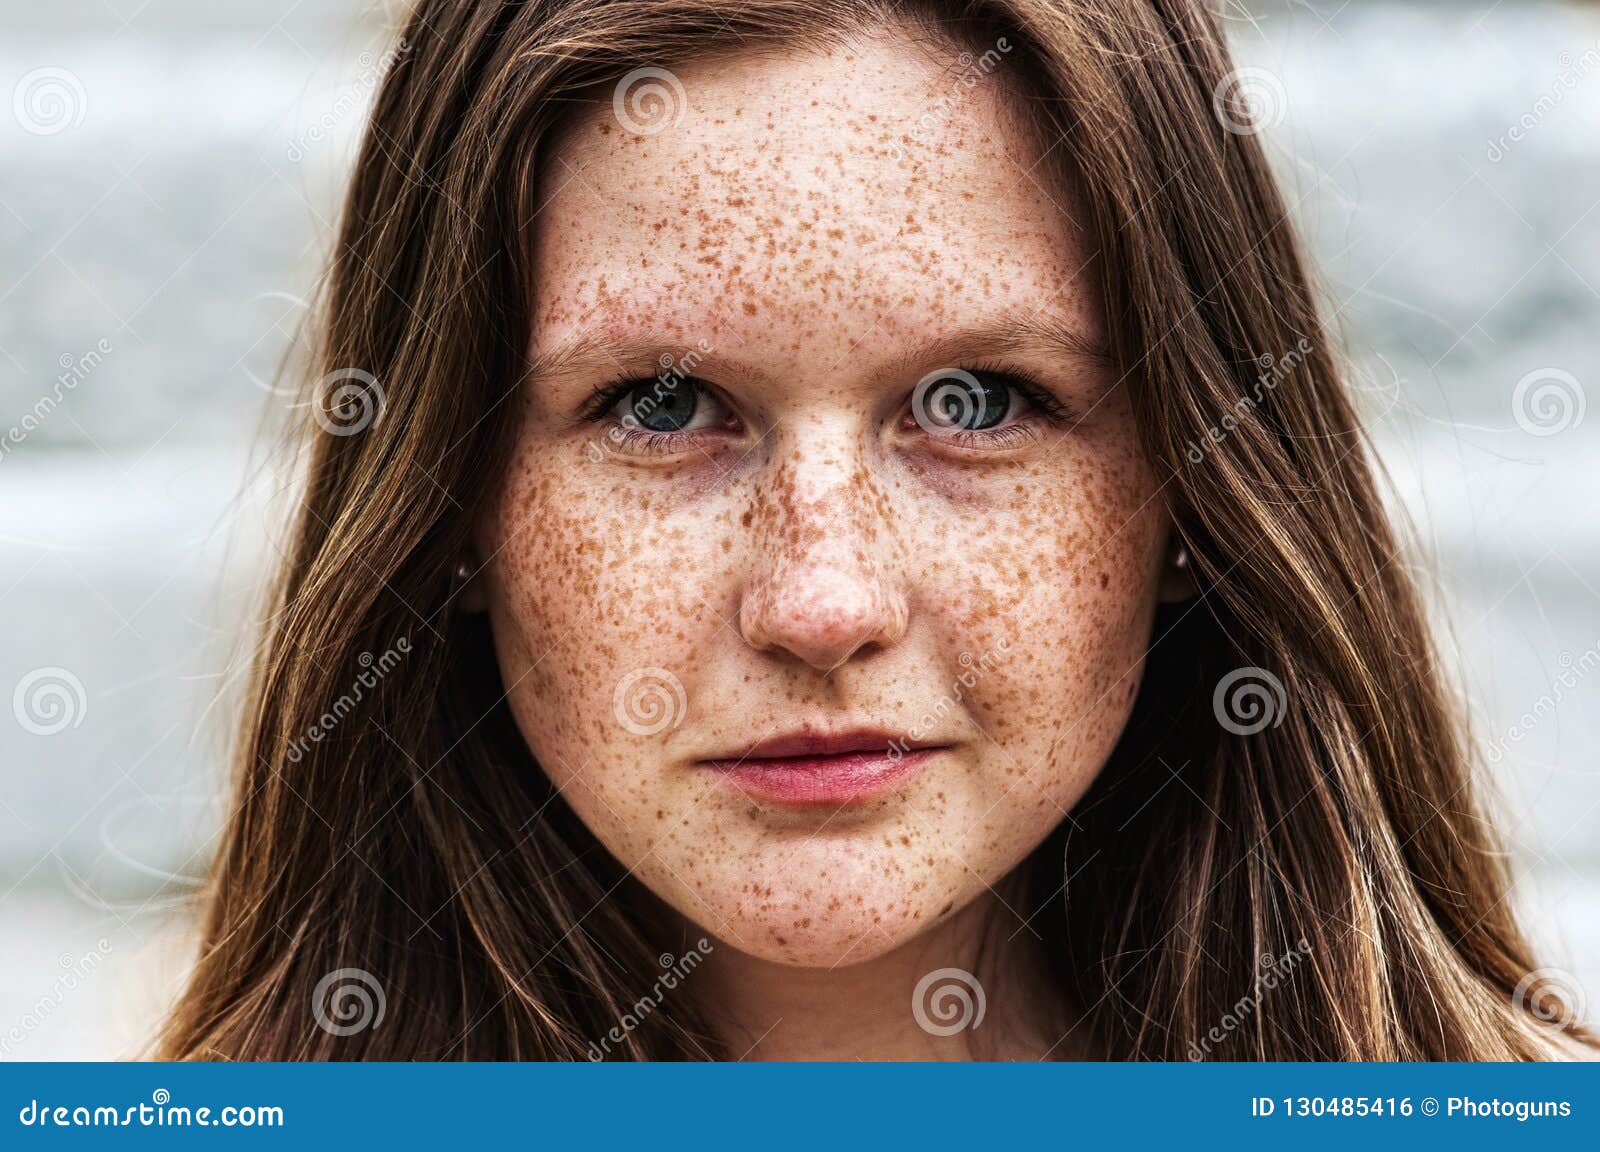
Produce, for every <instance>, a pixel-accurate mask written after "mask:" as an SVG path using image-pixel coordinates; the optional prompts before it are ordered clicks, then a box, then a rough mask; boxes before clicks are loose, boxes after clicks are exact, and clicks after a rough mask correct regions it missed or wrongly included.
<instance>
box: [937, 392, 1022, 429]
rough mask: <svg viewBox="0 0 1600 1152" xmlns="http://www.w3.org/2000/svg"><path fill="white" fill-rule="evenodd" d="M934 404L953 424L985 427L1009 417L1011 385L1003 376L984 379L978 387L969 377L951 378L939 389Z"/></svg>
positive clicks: (945, 419)
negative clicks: (969, 380)
mask: <svg viewBox="0 0 1600 1152" xmlns="http://www.w3.org/2000/svg"><path fill="white" fill-rule="evenodd" d="M934 405H935V408H936V409H937V411H938V414H939V416H940V417H941V418H942V419H943V420H944V422H945V423H946V424H948V425H949V426H950V427H951V428H953V429H959V430H961V431H967V432H976V431H981V430H982V429H985V428H993V427H994V426H995V425H996V424H998V423H1000V421H1002V420H1004V419H1005V415H1006V411H1007V409H1009V408H1010V407H1011V389H1010V388H1009V387H1008V386H1007V385H1006V384H1005V383H1004V382H1002V381H999V380H987V381H985V380H980V381H978V385H977V387H976V388H974V387H973V386H972V385H971V384H969V383H968V382H967V381H965V380H951V381H950V382H948V383H947V384H944V385H942V386H941V387H940V388H939V389H938V393H937V395H936V396H935V397H934Z"/></svg>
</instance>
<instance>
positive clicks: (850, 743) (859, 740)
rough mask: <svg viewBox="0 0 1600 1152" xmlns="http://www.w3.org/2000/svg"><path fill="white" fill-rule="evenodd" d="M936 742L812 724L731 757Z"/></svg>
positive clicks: (826, 752)
mask: <svg viewBox="0 0 1600 1152" xmlns="http://www.w3.org/2000/svg"><path fill="white" fill-rule="evenodd" d="M936 746H938V745H934V744H930V743H928V742H927V741H923V740H911V739H909V738H907V737H905V736H904V735H899V734H896V733H893V732H889V731H885V730H884V729H881V728H851V729H848V730H846V731H840V732H822V731H819V730H817V729H814V728H807V729H803V730H801V731H798V732H790V733H788V734H786V735H783V736H769V737H768V738H767V739H765V740H762V741H760V742H758V743H756V744H752V745H750V747H748V748H746V749H743V750H742V751H741V752H739V754H738V755H737V756H736V757H734V758H735V759H739V760H782V759H789V758H793V757H799V756H841V755H844V754H845V753H848V752H885V753H886V752H888V751H889V749H890V747H896V748H899V749H900V750H901V751H902V752H904V751H908V750H912V749H916V748H929V747H936Z"/></svg>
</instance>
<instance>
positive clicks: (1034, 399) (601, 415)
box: [581, 361, 1070, 455]
mask: <svg viewBox="0 0 1600 1152" xmlns="http://www.w3.org/2000/svg"><path fill="white" fill-rule="evenodd" d="M960 367H962V368H963V369H964V370H965V371H967V372H971V373H973V374H975V375H976V374H982V375H986V376H994V377H998V378H999V379H1001V380H1003V381H1004V382H1005V383H1006V385H1007V387H1009V388H1012V389H1014V390H1015V391H1017V392H1019V393H1021V395H1022V397H1023V399H1024V400H1026V401H1027V402H1028V403H1029V405H1031V406H1032V407H1033V408H1034V409H1035V410H1037V411H1038V412H1039V413H1040V414H1042V415H1043V416H1045V417H1046V418H1047V419H1049V420H1051V421H1055V422H1062V421H1065V420H1067V419H1069V415H1070V414H1069V412H1068V409H1067V406H1066V405H1065V404H1063V403H1062V402H1061V401H1060V400H1058V399H1057V398H1056V397H1055V396H1054V395H1053V394H1052V393H1051V392H1050V390H1049V389H1048V388H1046V387H1045V386H1044V385H1043V384H1041V383H1040V382H1039V381H1038V380H1036V379H1035V378H1034V377H1032V376H1030V375H1028V374H1027V373H1025V372H1019V371H1017V370H1016V369H1014V368H1006V367H1002V366H1000V365H998V364H994V363H991V362H985V361H980V362H978V363H975V364H965V365H961V366H960ZM654 379H655V378H654V377H650V376H628V377H623V378H621V379H616V380H612V381H609V382H608V383H605V384H599V385H596V386H595V388H594V390H593V392H592V393H591V394H590V397H589V399H588V400H587V401H586V402H585V403H584V405H583V408H582V410H581V411H582V418H583V419H584V420H585V421H587V422H590V423H599V422H601V421H603V420H604V419H606V417H607V414H608V413H610V411H611V409H613V408H615V407H616V406H617V404H618V403H619V402H620V401H621V400H622V398H623V397H624V396H626V395H627V394H628V393H629V392H631V391H633V390H634V389H635V388H637V387H638V386H639V385H640V384H647V383H650V382H651V381H652V380H654ZM696 379H697V381H698V383H699V384H700V386H701V387H702V389H703V390H705V391H708V392H710V393H712V394H713V395H715V396H717V397H718V398H719V402H721V401H720V393H718V391H717V389H716V388H715V387H714V386H713V385H711V384H709V383H708V382H707V381H705V380H699V379H698V378H696ZM1023 415H1024V416H1026V415H1027V413H1024V414H1023ZM616 428H617V430H618V431H619V432H620V436H619V440H620V442H621V443H622V444H624V445H626V446H627V449H628V450H629V451H633V452H638V453H641V454H646V455H648V454H653V453H655V454H664V453H669V452H678V451H682V450H683V449H684V448H688V447H693V446H694V445H696V444H698V443H699V440H700V437H701V432H703V431H704V430H703V429H702V430H695V431H688V432H656V431H652V430H650V429H648V428H638V427H633V426H630V425H626V424H621V423H618V424H617V425H616ZM943 438H944V439H945V440H946V441H947V442H949V443H953V444H955V445H957V446H959V447H968V448H990V449H993V448H1012V447H1016V446H1018V445H1021V444H1024V443H1027V442H1028V440H1030V439H1032V433H1031V432H1030V431H1029V430H1028V429H1025V428H1024V427H1023V426H1022V425H1021V424H1009V425H1005V426H1003V427H999V428H975V429H962V430H959V431H954V432H950V433H948V434H946V435H945V436H944V437H943Z"/></svg>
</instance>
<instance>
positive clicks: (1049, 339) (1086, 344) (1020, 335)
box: [525, 312, 1112, 381]
mask: <svg viewBox="0 0 1600 1152" xmlns="http://www.w3.org/2000/svg"><path fill="white" fill-rule="evenodd" d="M866 345H868V341H867V340H866V339H862V340H860V341H858V342H857V343H856V344H855V345H854V346H853V347H852V348H851V355H853V354H854V352H855V351H856V350H857V349H860V348H862V347H863V346H866ZM667 353H670V354H672V356H673V358H674V361H676V360H677V359H678V358H679V357H680V356H688V355H690V354H691V353H692V354H696V355H698V356H700V357H701V358H713V357H714V358H716V359H718V360H721V361H724V362H730V361H731V366H732V367H735V368H736V369H739V370H740V372H741V374H752V375H753V374H754V373H753V372H750V371H749V370H748V369H746V368H744V366H742V365H740V364H739V363H738V362H737V360H736V359H731V358H729V357H725V356H721V355H719V353H718V351H717V350H716V349H715V348H713V349H712V350H711V351H709V352H705V351H702V350H701V349H700V348H699V347H698V346H696V347H688V346H685V345H684V343H683V339H682V337H681V336H672V335H669V334H667V333H665V332H661V331H658V330H655V329H648V328H647V329H644V330H642V331H639V332H635V333H631V334H628V335H615V334H611V333H605V332H586V333H584V334H583V335H581V336H577V337H575V338H573V339H571V340H568V341H566V342H565V343H562V344H559V345H557V346H556V347H554V348H551V349H548V350H546V351H543V352H537V353H535V354H534V355H533V356H532V357H531V358H530V359H529V361H528V366H527V371H526V375H525V379H527V380H530V381H532V380H541V379H545V378H547V377H551V376H559V375H561V374H562V373H565V372H572V371H576V370H580V369H582V368H586V367H588V366H590V365H592V364H595V363H597V362H599V363H609V364H610V365H611V366H613V367H617V368H620V369H625V370H632V369H633V367H634V366H636V365H639V364H641V363H642V362H644V361H650V362H652V363H659V357H660V356H662V355H663V354H667ZM1030 353H1031V354H1035V355H1038V354H1043V355H1047V356H1048V355H1061V356H1065V357H1068V358H1070V359H1075V360H1080V361H1086V362H1089V363H1090V364H1093V365H1095V366H1097V367H1109V366H1110V365H1111V363H1112V358H1111V354H1110V352H1109V350H1108V349H1107V348H1106V346H1105V345H1104V344H1103V343H1102V342H1101V341H1099V340H1097V339H1095V338H1094V337H1093V336H1090V335H1089V334H1087V333H1085V332H1083V331H1082V330H1081V329H1080V328H1078V327H1077V326H1075V325H1073V324H1071V323H1069V322H1067V321H1066V320H1065V319H1063V318H1061V317H1058V316H1052V315H1047V314H1044V313H1040V312H1031V313H1027V314H1023V315H1003V316H1000V317H998V318H996V319H994V320H992V321H988V322H985V323H983V324H978V325H974V326H972V327H969V328H963V329H959V330H957V331H954V332H951V333H949V334H947V335H942V336H939V337H936V338H933V339H929V340H923V341H919V342H918V343H916V344H914V345H912V346H911V347H909V348H905V349H901V350H898V351H897V352H896V354H895V355H894V357H893V359H892V360H891V361H890V363H891V365H894V366H902V365H910V366H926V365H928V364H939V365H947V364H953V363H956V362H958V361H959V360H961V359H962V358H963V357H969V356H972V355H974V354H986V355H1007V354H1009V355H1022V354H1030ZM846 358H847V359H848V358H849V356H847V357H846Z"/></svg>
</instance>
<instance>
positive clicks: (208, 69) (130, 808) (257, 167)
mask: <svg viewBox="0 0 1600 1152" xmlns="http://www.w3.org/2000/svg"><path fill="white" fill-rule="evenodd" d="M1226 17H1227V20H1228V25H1229V27H1230V29H1231V30H1232V32H1233V35H1234V40H1235V49H1236V53H1237V56H1238V63H1239V64H1240V65H1241V70H1240V72H1239V73H1238V74H1237V77H1236V80H1237V85H1238V92H1237V93H1236V95H1237V96H1240V97H1243V98H1244V99H1246V100H1247V101H1248V102H1249V104H1250V107H1251V108H1252V109H1253V110H1254V111H1255V114H1256V119H1257V120H1258V121H1260V122H1261V123H1262V124H1264V125H1265V126H1266V139H1267V143H1268V148H1269V151H1270V152H1271V154H1272V155H1273V158H1274V160H1275V162H1276V163H1277V164H1278V166H1279V170H1280V173H1281V177H1282V181H1283V184H1284V187H1285V188H1286V190H1287V192H1288V195H1289V198H1290V200H1291V202H1292V203H1293V204H1294V205H1295V215H1296V217H1297V219H1298V222H1299V224H1300V226H1301V228H1302V229H1303V231H1304V234H1305V235H1306V237H1307V238H1308V241H1309V243H1310V247H1311V248H1312V250H1313V253H1314V255H1315V257H1316V258H1317V261H1318V263H1319V265H1320V269H1321V274H1322V277H1323V286H1324V290H1325V292H1326V294H1327V297H1328V299H1329V310H1330V311H1336V313H1337V318H1338V322H1339V323H1340V325H1341V326H1342V330H1343V334H1344V338H1345V340H1346V342H1347V346H1348V350H1349V354H1350V356H1351V358H1352V359H1353V361H1354V362H1355V364H1356V365H1357V366H1358V368H1359V380H1358V385H1359V387H1360V389H1361V392H1362V404H1363V406H1364V408H1365V410H1366V411H1367V413H1368V415H1369V417H1370V419H1371V420H1372V422H1373V428H1374V435H1375V437H1376V440H1377V442H1378V445H1379V450H1380V454H1381V456H1382V458H1383V463H1384V465H1385V466H1386V468H1387V469H1388V471H1389V473H1390V476H1391V479H1392V482H1393V485H1394V488H1395V492H1396V503H1397V508H1398V509H1399V510H1402V511H1404V512H1405V513H1406V514H1408V515H1409V516H1410V518H1411V519H1412V520H1413V521H1414V523H1415V525H1416V527H1417V536H1418V541H1419V547H1418V548H1417V550H1416V552H1415V554H1414V555H1413V556H1412V557H1411V558H1410V562H1411V563H1412V564H1413V565H1414V566H1415V567H1416V569H1417V571H1418V573H1419V575H1421V576H1422V578H1423V579H1424V581H1425V585H1426V587H1427V588H1428V589H1429V590H1430V593H1431V596H1432V598H1433V601H1434V606H1435V608H1436V610H1437V612H1438V614H1439V617H1440V621H1441V629H1442V635H1443V636H1444V640H1445V643H1446V646H1447V650H1448V651H1449V652H1450V653H1451V657H1452V661H1453V663H1454V665H1455V666H1456V667H1457V668H1458V670H1459V672H1460V674H1461V676H1462V677H1463V678H1464V681H1465V684H1466V687H1467V689H1468V691H1469V693H1470V696H1471V701H1472V705H1473V707H1474V710H1475V716H1476V720H1477V725H1478V732H1479V737H1480V740H1481V743H1482V744H1483V746H1484V748H1485V751H1486V755H1487V759H1488V760H1489V762H1490V763H1491V764H1492V766H1493V771H1494V774H1495V777H1496V782H1497V785H1498V789H1499V793H1500V796H1499V801H1500V807H1501V811H1502V812H1503V819H1502V820H1501V827H1502V829H1503V831H1504V833H1505V835H1506V837H1507V842H1508V845H1509V847H1510V848H1511V850H1512V853H1513V857H1514V864H1515V867H1516V872H1517V884H1516V888H1515V891H1514V894H1513V897H1514V899H1515V900H1516V902H1517V904H1518V906H1519V907H1520V909H1521V910H1522V912H1523V915H1524V916H1525V918H1526V920H1527V922H1528V923H1529V924H1530V926H1531V928H1532V930H1533V932H1534V934H1535V937H1536V939H1537V941H1538V942H1539V944H1540V946H1541V949H1542V952H1541V955H1542V957H1543V958H1544V959H1545V962H1546V963H1548V964H1551V965H1554V966H1557V967H1559V968H1560V969H1561V971H1562V973H1563V981H1564V983H1563V986H1565V987H1568V988H1569V989H1570V988H1575V987H1586V988H1588V989H1591V990H1593V991H1594V994H1595V996H1596V997H1597V1002H1596V1003H1595V1004H1594V1005H1592V1006H1590V1010H1589V1012H1588V1015H1589V1016H1590V1017H1591V1018H1593V1017H1594V1016H1595V1015H1597V1014H1600V707H1597V705H1600V411H1597V412H1596V413H1594V414H1592V415H1590V414H1587V412H1586V409H1587V396H1586V391H1587V390H1595V389H1600V339H1597V335H1596V334H1597V332H1600V210H1597V209H1600V150H1597V147H1596V145H1597V142H1600V9H1597V8H1596V7H1595V6H1593V5H1588V4H1571V3H1568V4H1563V3H1552V2H1546V0H1439V2H1436V3H1430V2H1416V0H1407V2H1396V0H1342V2H1341V0H1308V2H1294V3H1288V2H1281V0H1261V2H1251V3H1249V4H1248V5H1238V4H1232V3H1229V4H1227V5H1226ZM391 18H392V14H391V12H389V11H388V6H385V5H378V6H374V5H372V4H370V3H362V2H358V0H316V2H315V3H307V2H304V0H254V2H251V3H242V2H240V3H222V2H216V0H53V2H52V3H51V4H49V5H42V4H37V3H33V2H32V0H0V27H3V32H4V34H3V35H0V613H3V616H0V619H3V620H4V624H5V643H4V644H3V645H0V1059H53V1058H67V1057H76V1058H100V1057H113V1056H126V1055H133V1054H137V1053H138V1052H139V1051H140V1049H141V1045H142V1044H143V1043H144V1041H145V1039H146V1038H147V1037H148V1035H149V1032H150V1029H151V1026H152V1022H153V1021H154V1019H155V1018H156V1017H157V1015H158V1014H159V1012H160V1010H161V1008H162V1005H163V1004H164V1003H165V1001H166V999H167V997H169V996H170V995H171V993H172V990H173V987H174V984H175V982H176V981H177V980H179V979H180V978H181V976H182V972H183V965H184V962H185V956H186V953H185V947H184V945H185V941H186V932H187V930H188V928H189V917H188V913H187V905H186V903H185V898H186V897H187V896H188V895H189V893H190V892H191V891H192V889H193V886H194V884H195V882H196V881H197V880H198V878H199V877H200V876H201V875H202V874H203V872H204V869H205V865H206V862H207V860H208V858H209V854H210V852H211V850H212V847H213V844H214V833H215V828H216V820H217V816H218V813H219V812H220V810H221V800H220V798H221V795H222V792H223V789H224V784H225V767H224V760H223V752H224V750H225V747H226V736H227V728H228V721H229V718H230V716H231V706H230V702H231V700H232V699H233V698H234V694H235V693H236V692H237V688H238V678H239V674H240V672H241V670H242V658H243V657H244V656H246V655H247V652H246V650H245V648H244V636H243V624H244V622H245V621H246V620H247V619H248V618H249V615H250V612H251V609H252V606H253V605H254V603H255V598H254V597H255V591H256V589H257V587H258V585H259V582H260V579H261V577H262V574H263V573H264V571H265V570H266V569H267V568H268V566H269V565H270V561H271V560H272V551H271V545H270V544H269V542H268V540H269V534H268V532H267V530H266V528H267V524H268V523H270V522H271V517H272V516H273V515H274V509H275V508H277V507H279V506H280V504H281V501H280V502H278V503H275V500H274V498H275V497H278V496H280V495H281V492H282V490H283V489H284V487H285V485H286V478H284V477H282V476H277V475H275V474H274V473H273V471H272V469H271V467H270V462H269V461H266V458H265V456H264V454H263V453H262V452H261V451H260V447H259V443H260V434H261V431H262V429H263V428H264V427H266V426H269V425H270V424H271V422H272V419H273V417H274V414H279V415H281V413H282V410H283V406H284V405H285V404H286V403H287V400H286V399H285V398H284V397H283V396H280V395H277V394H276V393H274V391H273V383H274V378H275V374H276V371H277V369H278V366H279V364H280V363H281V362H282V360H283V358H284V356H285V354H286V351H287V350H288V349H289V347H290V344H291V341H292V338H293V336H294V333H295V328H296V325H297V323H298V322H299V320H300V318H301V315H302V313H303V310H304V308H305V300H306V297H307V296H308V295H309V293H310V289H311V286H312V284H313V281H314V277H315V274H316V271H317V268H318V266H319V263H320V258H321V254H322V252H323V251H324V246H325V245H326V244H327V243H328V242H329V239H330V232H331V222H332V220H333V217H334V214H335V212H336V208H337V204H338V197H339V191H340V186H341V183H342V180H343V178H344V175H345V173H346V172H347V170H348V166H349V164H350V162H351V160H352V158H353V155H354V149H355V146H356V142H357V140H358V137H359V132H360V128H361V124H362V119H363V115H364V111H365V108H366V106H367V103H368V101H369V99H370V97H371V95H372V92H373V90H374V89H375V87H376V85H377V83H378V81H379V79H380V78H381V75H382V71H383V69H384V66H385V61H384V58H383V54H384V52H385V50H386V48H387V47H388V42H387V40H386V30H387V28H388V27H389V21H390V20H391ZM1597 403H1600V397H1597ZM264 463H265V464H267V465H268V466H265V467H264V466H263V465H264ZM1575 1006H1577V1005H1575Z"/></svg>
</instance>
